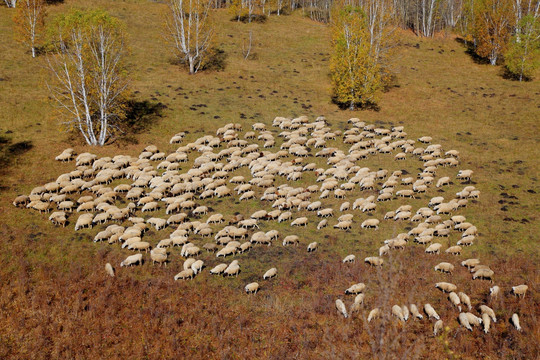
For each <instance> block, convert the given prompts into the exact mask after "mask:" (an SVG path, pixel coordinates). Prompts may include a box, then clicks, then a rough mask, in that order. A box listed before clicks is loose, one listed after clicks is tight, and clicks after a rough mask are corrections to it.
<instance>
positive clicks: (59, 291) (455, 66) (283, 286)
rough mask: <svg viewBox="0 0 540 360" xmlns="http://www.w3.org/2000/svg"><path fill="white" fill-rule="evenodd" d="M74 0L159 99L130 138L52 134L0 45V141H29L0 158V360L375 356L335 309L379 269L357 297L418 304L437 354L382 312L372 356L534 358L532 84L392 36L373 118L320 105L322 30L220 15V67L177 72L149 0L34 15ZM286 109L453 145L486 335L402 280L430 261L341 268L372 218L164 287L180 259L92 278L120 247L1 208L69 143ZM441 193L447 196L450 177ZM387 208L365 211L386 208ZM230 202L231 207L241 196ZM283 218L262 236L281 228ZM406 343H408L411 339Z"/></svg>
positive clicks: (31, 68) (34, 91)
mask: <svg viewBox="0 0 540 360" xmlns="http://www.w3.org/2000/svg"><path fill="white" fill-rule="evenodd" d="M90 4H92V5H91V6H98V5H99V6H103V7H106V8H107V9H109V10H110V11H111V13H112V14H114V15H116V16H119V17H120V18H122V19H124V20H125V21H126V22H127V23H128V29H129V33H130V35H131V47H132V51H133V58H132V65H133V71H134V80H133V89H134V90H136V91H138V93H137V94H136V96H137V99H139V100H141V101H144V100H148V101H150V102H152V103H159V102H161V103H163V104H165V105H166V106H167V108H166V109H165V110H164V113H163V117H161V118H158V119H157V121H154V122H153V123H151V124H150V125H149V126H148V127H147V128H146V129H145V131H144V132H142V133H140V134H136V135H134V136H132V137H131V138H132V141H131V142H126V141H118V142H116V143H115V144H113V145H111V146H108V147H105V148H102V149H90V148H88V147H86V146H84V145H83V144H82V143H81V142H80V141H79V140H77V139H73V138H72V137H70V136H68V135H66V134H63V133H61V132H60V131H59V129H58V125H57V122H56V119H54V118H53V117H52V116H51V115H50V114H53V113H54V112H53V111H52V108H51V107H50V106H49V105H48V104H47V102H46V93H45V92H44V88H43V86H42V84H43V82H44V81H45V73H44V72H43V71H42V70H41V60H42V59H39V58H38V59H37V60H32V58H31V57H30V56H29V55H28V54H25V53H24V51H23V49H22V48H21V47H20V46H19V45H17V44H16V43H15V42H14V41H13V40H12V39H11V38H9V37H7V38H5V39H4V41H3V42H2V43H0V53H1V54H2V57H1V58H0V78H2V81H0V99H1V106H0V119H2V120H1V122H0V133H1V135H2V136H6V137H8V138H10V139H11V141H12V143H18V142H22V141H29V142H31V144H32V145H33V148H32V149H30V150H29V151H28V152H26V153H23V154H21V155H18V156H14V157H12V159H11V161H10V167H9V169H7V171H8V173H7V175H3V177H2V178H1V179H0V180H1V183H2V186H3V188H2V192H1V193H0V214H1V218H0V244H1V247H2V251H1V252H0V261H1V263H2V267H1V270H0V279H1V282H0V284H1V285H0V358H18V359H28V358H33V359H40V358H43V359H49V358H79V359H88V358H91V357H94V358H117V357H125V356H127V357H129V358H136V359H140V358H151V359H154V358H177V357H187V356H189V357H192V358H231V359H244V358H248V357H249V358H261V359H262V358H275V359H283V358H292V357H297V358H303V359H327V358H331V357H334V358H369V357H372V356H374V354H373V353H371V352H372V349H373V348H372V346H370V344H372V343H373V340H374V338H376V336H377V335H376V334H372V335H371V336H370V334H369V332H368V331H366V328H365V326H364V324H363V320H362V319H353V320H350V321H344V320H343V318H341V317H339V316H337V315H336V313H335V310H334V301H335V298H336V297H337V296H338V295H340V294H341V293H342V291H343V289H344V288H346V287H348V286H349V285H350V284H351V283H352V282H354V281H356V279H358V281H360V280H361V279H370V281H373V284H374V285H377V282H379V281H383V280H384V281H386V282H389V283H390V286H388V290H387V291H386V293H384V294H382V295H384V296H381V297H377V296H374V295H376V294H374V293H373V292H368V294H367V295H368V296H367V297H366V298H367V299H370V300H367V305H366V307H367V308H372V307H374V306H380V305H382V304H383V303H385V301H387V302H388V301H390V303H393V302H397V303H401V302H409V301H415V302H418V303H422V304H423V303H425V302H427V301H430V302H431V303H432V304H433V306H434V307H435V308H436V309H437V311H438V312H439V314H440V315H441V316H442V317H443V318H444V319H445V325H448V326H450V331H449V332H448V334H447V335H446V340H448V346H447V350H446V351H445V346H444V340H445V339H437V338H433V337H432V336H429V334H431V329H430V326H431V325H428V324H427V322H426V321H424V322H423V323H422V324H421V325H420V324H417V323H414V324H408V325H407V327H406V328H405V329H400V328H395V327H394V325H392V324H393V322H392V323H389V324H390V325H388V326H390V328H389V330H388V334H396V338H397V339H398V340H399V341H398V343H397V345H396V347H395V348H394V349H393V351H392V352H390V353H389V354H386V355H388V357H389V358H394V357H401V354H402V353H401V352H400V351H401V349H408V351H409V353H408V354H411V355H410V357H411V358H412V357H419V358H430V359H439V358H440V359H442V358H448V357H451V355H452V354H449V353H448V352H447V351H449V350H451V351H453V352H454V353H453V356H456V357H459V358H490V359H499V358H523V359H532V358H534V356H536V354H537V353H538V351H539V349H538V344H537V342H536V341H533V340H534V339H538V338H539V337H540V326H539V324H538V317H539V315H540V309H539V304H540V295H539V292H538V290H539V287H538V284H539V283H540V282H539V276H540V274H539V270H538V263H539V261H540V256H539V253H538V246H537V244H536V239H537V236H538V228H539V224H540V222H539V219H538V210H539V201H538V196H539V195H538V194H539V193H540V186H539V184H538V179H539V170H538V162H537V157H538V145H539V144H538V136H537V134H538V132H539V122H538V118H539V117H540V116H539V115H540V112H539V106H540V104H539V99H540V97H539V96H538V95H540V87H539V86H538V81H536V82H530V83H517V82H512V81H508V80H504V79H502V78H501V76H500V75H499V73H498V72H499V69H498V68H493V67H490V66H486V65H480V64H476V63H474V62H473V60H472V59H470V58H469V57H468V56H467V55H466V54H465V49H464V48H463V47H461V45H460V44H459V43H458V42H456V41H454V40H453V39H451V38H440V39H435V40H429V39H428V40H423V39H418V38H415V37H412V36H411V35H410V34H406V33H404V34H402V37H401V39H402V40H401V46H400V48H399V52H398V54H399V56H398V59H397V61H396V64H395V72H396V74H397V84H398V85H399V87H395V88H392V89H391V90H390V91H389V92H388V93H386V94H385V95H384V96H383V98H382V101H381V104H380V106H381V110H380V111H379V112H354V113H351V112H349V111H340V110H338V109H337V107H336V106H334V105H332V104H331V102H330V88H329V86H330V85H329V84H330V82H329V78H328V69H327V66H328V56H329V51H330V50H329V47H328V40H329V38H328V34H327V31H326V27H325V26H324V25H321V24H317V23H314V22H311V21H309V20H307V19H303V18H300V17H299V16H298V15H293V16H290V17H270V19H269V21H268V22H267V23H266V24H249V25H247V24H241V23H240V24H239V23H236V22H229V21H227V19H228V16H227V15H225V14H224V12H218V14H219V15H220V21H219V26H220V31H219V36H218V44H219V47H220V48H222V49H223V50H225V51H226V53H227V54H228V58H227V67H226V69H225V70H224V71H223V72H208V73H201V74H198V75H196V76H189V75H187V74H186V73H185V72H183V71H181V70H180V69H179V68H178V67H177V66H174V65H171V64H170V61H169V60H170V53H169V52H168V50H167V48H165V47H164V46H163V42H162V37H161V35H160V33H159V30H160V25H161V20H160V17H159V14H160V12H161V11H162V10H163V6H162V5H161V4H158V3H154V2H147V1H126V2H113V3H111V2H108V1H95V2H91V3H90V2H86V1H76V2H75V1H74V2H69V3H68V4H67V5H62V6H57V7H55V8H53V9H52V10H51V13H54V12H58V11H62V10H63V9H65V8H66V7H69V6H72V5H80V6H90ZM10 16H11V13H10V11H9V10H8V9H6V8H4V7H0V31H1V32H2V33H4V34H5V33H9V32H10V27H11V18H10ZM249 29H253V34H254V35H253V36H254V42H255V52H256V54H257V59H256V60H248V61H245V60H243V59H242V46H241V44H242V39H243V38H244V37H245V36H244V35H245V33H247V32H248V30H249ZM417 43H418V44H419V46H418V47H416V46H415V45H416V44H417ZM201 104H202V105H203V106H200V105H201ZM242 114H243V115H242ZM303 114H306V115H308V116H310V117H314V116H317V115H326V116H327V118H328V119H329V121H330V122H331V123H332V125H333V127H334V128H344V127H345V120H346V119H348V118H349V117H352V116H357V117H360V118H361V119H362V120H365V121H367V122H373V123H377V124H381V125H384V126H389V125H390V124H394V125H399V124H403V125H405V127H406V131H407V132H408V133H409V135H410V137H411V138H417V137H419V136H422V135H431V136H433V137H434V138H435V140H436V141H437V142H440V143H441V144H443V145H444V146H445V147H446V148H455V149H458V150H459V151H460V152H461V154H462V161H463V165H462V168H471V169H473V170H475V176H474V181H475V183H476V184H475V186H477V187H478V188H479V189H480V190H481V191H482V195H481V199H480V201H479V202H478V203H477V204H474V205H471V206H469V207H468V208H466V209H465V211H464V215H466V216H467V218H468V219H471V220H472V221H473V222H474V224H475V225H476V226H477V227H478V228H479V230H480V233H481V236H480V241H479V242H478V243H477V244H475V246H474V247H472V248H469V249H467V250H466V254H465V255H466V256H471V257H472V256H479V257H480V258H481V259H482V260H483V261H485V263H488V264H490V265H492V268H493V269H494V270H495V272H496V274H497V279H496V282H497V284H498V285H499V286H501V288H503V290H504V291H505V296H504V297H503V298H502V299H500V300H498V301H496V302H495V303H494V304H493V307H494V308H495V309H496V311H497V312H498V316H500V317H501V320H500V323H499V322H498V323H497V324H496V326H495V328H494V330H493V332H492V333H491V334H490V335H487V336H484V335H483V334H481V333H480V332H479V331H478V330H475V332H474V333H473V334H469V333H468V332H466V331H464V330H462V329H461V328H459V327H458V325H457V321H456V319H455V316H454V315H456V314H453V313H452V311H454V310H451V309H450V308H449V307H448V306H447V305H446V304H447V302H446V300H445V299H444V297H441V296H440V294H439V292H438V291H437V290H435V289H434V288H433V289H431V288H429V289H428V288H425V289H424V288H423V287H421V286H419V285H418V284H419V283H420V281H425V282H426V283H429V284H431V283H435V282H436V281H441V279H444V278H445V277H444V275H441V274H437V273H434V272H433V271H432V269H431V267H430V266H431V262H429V260H428V258H427V256H426V255H425V254H424V253H423V252H422V251H421V249H420V248H419V247H411V248H407V250H405V252H404V253H403V254H398V255H397V256H396V258H395V261H393V263H394V264H395V266H396V267H397V268H396V269H394V271H393V274H394V278H393V280H392V281H389V279H388V273H382V274H380V276H378V275H377V271H376V270H374V269H368V268H366V267H364V266H363V265H360V264H358V265H357V266H354V267H345V266H342V265H340V263H339V260H340V259H341V258H342V257H343V256H345V255H347V254H348V253H351V252H354V253H356V254H357V258H363V255H364V254H366V255H365V256H368V255H371V254H373V253H374V251H375V249H376V248H377V247H378V244H379V242H380V241H381V239H384V238H387V237H389V236H390V235H392V233H393V232H394V231H395V230H394V229H393V228H392V227H391V226H386V227H381V232H380V233H379V234H378V235H377V236H378V237H377V238H374V237H373V236H372V233H369V232H363V233H360V234H355V233H336V232H334V231H332V230H331V229H326V230H324V231H322V232H321V233H317V232H315V231H314V230H313V229H310V228H308V230H305V231H304V230H301V231H302V233H301V234H302V235H303V237H304V238H305V240H303V244H304V243H305V244H307V243H308V242H309V241H313V239H317V241H319V240H318V239H321V238H323V239H324V242H325V244H326V246H324V247H321V249H320V250H321V251H317V252H316V253H314V254H313V256H310V257H306V256H305V255H304V251H305V248H304V246H303V245H302V246H300V247H299V248H281V247H278V246H276V247H271V249H270V250H268V251H264V252H263V251H262V250H260V249H259V248H255V249H254V250H253V251H252V252H251V253H249V255H248V254H246V255H242V256H240V261H241V262H242V264H243V266H244V271H243V272H242V273H241V276H239V278H238V279H231V280H228V281H223V279H221V278H219V279H218V278H214V277H210V276H209V275H208V276H205V277H200V278H197V279H196V280H195V281H193V282H185V283H174V281H173V280H172V278H173V276H174V274H175V273H176V272H177V269H178V267H179V266H180V265H179V261H180V259H176V260H175V262H173V263H171V265H170V266H169V267H167V268H157V267H155V268H151V267H150V266H148V265H145V266H143V267H141V268H133V269H130V271H122V272H118V276H117V277H116V278H114V279H110V278H107V277H106V275H105V273H104V271H103V264H104V263H105V262H107V261H109V262H111V263H113V264H119V262H120V261H121V260H122V258H123V257H124V256H125V254H123V253H122V252H121V251H119V250H118V249H117V248H115V247H111V246H108V245H103V244H99V245H96V244H94V243H92V242H91V241H90V239H91V234H93V232H90V231H82V232H81V233H77V234H74V233H73V230H72V228H65V229H63V228H54V227H53V226H52V225H50V223H48V222H47V221H46V220H45V217H44V216H40V215H39V214H36V213H34V212H29V211H23V210H19V209H15V208H14V207H13V206H12V205H11V204H10V203H11V201H12V199H13V197H14V196H15V195H17V194H20V193H28V192H29V191H30V189H31V188H33V187H34V186H36V185H38V184H42V183H45V182H48V181H51V180H53V179H55V178H56V176H57V175H58V174H60V173H61V172H65V171H67V170H68V169H71V165H66V164H60V163H57V162H55V161H53V158H54V156H55V155H57V154H58V153H59V152H60V151H61V150H62V149H63V148H65V147H68V146H70V147H76V149H77V151H78V152H83V151H93V152H96V153H97V154H99V155H112V154H116V153H125V154H131V155H135V154H137V153H138V152H140V150H141V149H142V148H143V147H144V146H146V145H147V144H150V143H153V144H156V145H157V146H159V147H160V148H164V149H172V148H173V147H171V146H169V145H167V144H168V139H169V138H170V136H171V135H172V134H173V133H175V132H177V131H182V130H186V129H187V130H189V131H190V134H189V137H190V138H191V139H193V138H195V137H197V136H200V135H202V134H203V133H210V132H213V131H215V129H217V128H218V127H219V126H222V125H223V124H225V123H228V122H231V121H234V122H241V123H243V124H244V125H247V124H250V123H252V122H254V121H262V122H265V123H267V124H269V123H270V122H271V120H272V119H273V118H274V117H275V116H277V115H283V116H297V115H303ZM390 164H391V160H388V161H387V160H383V161H382V162H381V163H376V164H370V165H368V166H373V167H375V166H380V167H388V166H390ZM308 179H310V178H308ZM449 189H450V191H453V192H455V191H457V190H458V189H459V184H454V185H453V186H451V187H450V188H449ZM503 193H504V194H503ZM511 197H515V198H511ZM336 203H337V202H336ZM420 203H421V202H418V203H417V204H416V203H415V207H417V206H418V205H420ZM399 204H401V202H399ZM399 204H398V203H396V202H392V204H391V205H382V206H383V207H384V209H385V210H386V207H385V206H388V210H390V209H394V208H395V207H397V205H399ZM229 205H230V204H229V203H228V202H227V201H224V202H217V201H216V202H215V203H213V204H212V206H213V207H214V208H215V209H216V210H217V211H221V210H222V209H224V208H225V207H226V206H229ZM233 206H234V207H235V209H238V210H241V211H242V212H246V213H248V212H250V211H251V210H252V209H254V208H256V206H257V203H256V202H248V203H243V204H241V205H235V204H233ZM282 225H283V226H281V227H280V226H278V227H277V228H278V230H280V231H291V230H290V226H288V225H284V224H282ZM447 258H448V259H453V258H450V257H446V256H441V259H440V261H444V260H447ZM254 259H256V260H254ZM400 264H402V269H399V266H400ZM271 265H272V266H277V267H278V268H279V269H280V276H279V277H278V278H277V279H276V280H275V281H273V282H272V284H269V285H266V284H265V287H264V288H263V291H261V292H260V293H258V294H257V296H245V294H243V291H242V289H243V286H244V285H245V284H246V283H247V282H248V281H253V280H254V277H255V276H256V275H257V274H262V273H263V272H264V271H265V270H266V269H267V268H269V267H270V266H271ZM385 274H386V275H385ZM469 278H470V274H468V273H467V272H466V271H465V269H463V268H460V269H457V271H456V274H455V275H454V277H453V280H454V281H455V282H456V283H460V284H463V285H462V286H463V290H464V291H465V292H467V293H469V294H474V296H473V298H472V300H473V304H478V303H479V302H480V301H482V300H485V294H486V291H487V288H488V287H489V284H488V283H486V282H471V281H470V280H469ZM520 283H527V284H528V285H529V287H530V292H529V294H528V295H527V297H526V298H525V299H524V300H517V299H513V298H512V297H511V296H509V295H508V291H509V289H510V286H513V285H517V284H520ZM369 291H373V290H369ZM385 299H391V300H385ZM433 299H435V300H436V301H434V300H433ZM347 304H349V302H347ZM514 311H519V313H520V315H521V323H522V327H523V328H524V332H523V334H517V333H516V332H515V331H514V330H513V329H512V328H511V327H510V325H509V323H508V321H507V320H508V317H509V315H511V313H512V312H514ZM447 319H448V320H447ZM418 338H420V339H421V341H419V342H418V341H417V342H414V340H416V339H418ZM396 349H399V350H396ZM396 354H397V355H396ZM379 355H380V356H381V357H382V356H383V355H385V354H382V353H381V354H379ZM413 355H416V356H413Z"/></svg>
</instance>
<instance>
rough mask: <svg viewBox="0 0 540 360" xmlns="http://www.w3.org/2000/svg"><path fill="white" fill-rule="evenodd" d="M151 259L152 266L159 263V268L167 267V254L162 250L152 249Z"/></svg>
mask: <svg viewBox="0 0 540 360" xmlns="http://www.w3.org/2000/svg"><path fill="white" fill-rule="evenodd" d="M150 259H151V260H152V265H154V264H155V263H158V264H159V266H161V264H165V266H167V253H166V252H165V253H163V252H162V251H160V249H152V250H151V251H150Z"/></svg>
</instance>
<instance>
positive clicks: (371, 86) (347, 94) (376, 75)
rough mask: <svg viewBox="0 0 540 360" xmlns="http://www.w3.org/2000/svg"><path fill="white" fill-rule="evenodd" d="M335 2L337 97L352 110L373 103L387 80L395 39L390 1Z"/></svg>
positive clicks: (334, 78)
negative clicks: (390, 55) (391, 22)
mask: <svg viewBox="0 0 540 360" xmlns="http://www.w3.org/2000/svg"><path fill="white" fill-rule="evenodd" d="M350 3H351V2H349V4H350ZM358 5H360V6H358ZM335 6H336V7H335V8H334V10H333V15H332V44H333V47H334V54H333V56H332V59H331V62H330V70H331V73H332V82H333V86H334V101H335V102H337V103H339V104H346V105H347V106H348V107H349V109H351V110H354V109H355V108H356V107H365V106H370V105H374V104H376V103H377V101H378V98H379V95H380V93H381V91H382V89H383V88H384V85H385V83H386V82H387V80H388V74H389V71H388V59H389V51H390V49H391V47H392V41H393V37H392V33H393V28H392V26H391V25H390V19H391V14H392V12H391V9H390V7H391V3H390V1H388V0H363V1H362V0H360V1H356V2H355V4H354V6H352V5H341V4H340V5H335Z"/></svg>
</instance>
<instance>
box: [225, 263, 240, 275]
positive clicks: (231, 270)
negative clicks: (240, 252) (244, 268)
mask: <svg viewBox="0 0 540 360" xmlns="http://www.w3.org/2000/svg"><path fill="white" fill-rule="evenodd" d="M239 273H240V265H239V264H238V260H233V261H232V262H231V263H230V264H229V266H227V268H226V269H225V270H224V271H223V275H226V276H233V275H234V276H236V277H238V274H239Z"/></svg>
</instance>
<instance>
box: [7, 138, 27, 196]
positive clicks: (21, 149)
mask: <svg viewBox="0 0 540 360" xmlns="http://www.w3.org/2000/svg"><path fill="white" fill-rule="evenodd" d="M33 147H34V145H33V144H32V142H31V141H29V140H26V141H19V142H17V143H14V144H13V142H12V140H11V139H10V138H8V137H5V136H0V175H4V174H6V173H7V172H8V169H9V167H10V166H11V165H13V163H14V160H15V159H16V158H17V157H19V156H21V155H23V154H25V153H26V152H28V151H30V150H31V149H32V148H33ZM2 190H6V188H5V186H4V185H3V184H2V182H1V181H0V191H2Z"/></svg>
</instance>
